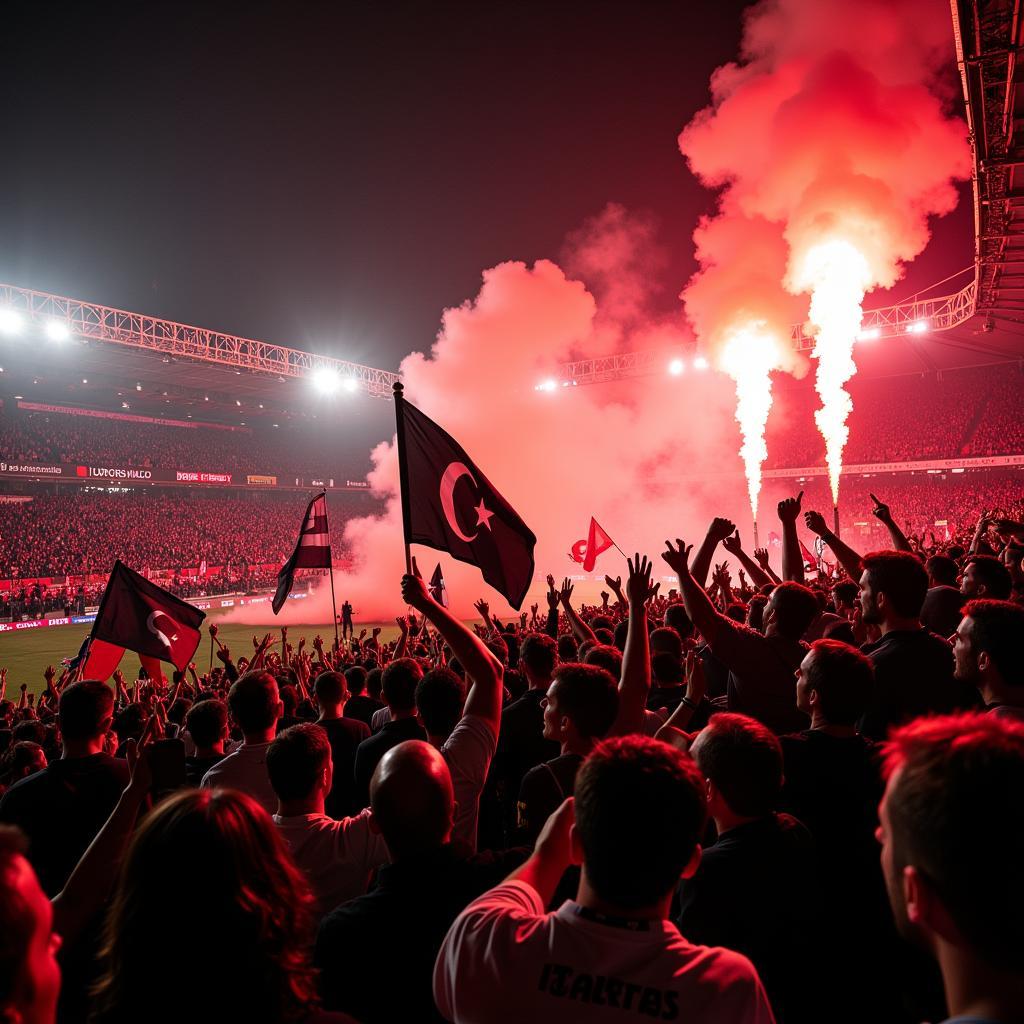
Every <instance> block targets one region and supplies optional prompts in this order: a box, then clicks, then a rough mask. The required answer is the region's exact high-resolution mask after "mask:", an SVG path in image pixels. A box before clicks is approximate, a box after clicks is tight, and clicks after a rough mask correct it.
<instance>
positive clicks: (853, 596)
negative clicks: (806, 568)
mask: <svg viewBox="0 0 1024 1024" xmlns="http://www.w3.org/2000/svg"><path fill="white" fill-rule="evenodd" d="M859 591H860V587H858V586H857V584H856V582H855V581H853V580H840V581H839V582H838V583H837V584H836V585H835V586H834V587H833V588H832V593H833V594H834V595H835V596H836V597H838V598H839V602H840V604H853V602H854V601H856V600H857V594H858V592H859Z"/></svg>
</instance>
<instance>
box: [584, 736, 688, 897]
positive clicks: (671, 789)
mask: <svg viewBox="0 0 1024 1024" xmlns="http://www.w3.org/2000/svg"><path fill="white" fill-rule="evenodd" d="M575 797H576V799H575V814H576V830H577V833H578V834H579V838H580V843H581V845H582V847H583V862H584V864H585V865H586V871H587V880H588V881H589V883H590V884H591V885H592V886H593V887H594V891H595V892H596V893H597V894H598V895H599V896H600V897H601V898H602V899H604V900H607V901H608V902H609V903H613V904H615V905H616V906H619V907H624V908H632V907H646V906H650V905H651V904H652V903H654V902H656V901H657V900H660V899H663V898H664V897H665V896H666V895H667V894H668V893H669V892H671V891H672V889H673V887H674V886H675V885H676V883H677V882H678V881H679V878H680V875H681V874H682V873H683V869H684V868H685V867H686V865H687V864H688V863H689V861H690V858H691V857H692V856H693V851H694V849H695V848H696V846H697V844H698V843H699V842H700V837H701V834H702V833H703V831H704V824H705V822H706V820H707V803H706V801H705V798H704V780H703V779H702V778H701V775H700V772H699V771H698V770H697V766H696V765H695V764H694V763H693V760H692V759H691V758H690V757H688V756H687V755H686V754H684V753H682V752H681V751H678V750H676V749H674V748H673V747H670V746H668V744H665V743H659V742H658V741H656V740H652V739H648V738H647V737H643V736H623V737H617V738H615V739H610V740H605V741H604V742H603V743H599V744H598V745H597V747H595V748H594V750H593V752H592V753H591V754H590V756H589V757H588V758H587V759H586V760H585V761H584V762H583V765H582V766H581V767H580V770H579V774H578V775H577V776H576V793H575Z"/></svg>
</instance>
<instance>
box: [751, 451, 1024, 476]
mask: <svg viewBox="0 0 1024 1024" xmlns="http://www.w3.org/2000/svg"><path fill="white" fill-rule="evenodd" d="M1008 466H1024V455H989V456H985V457H982V458H975V459H925V460H921V461H918V462H864V463H857V464H854V465H846V466H843V476H855V475H856V474H857V473H921V472H932V473H941V472H943V471H946V472H951V471H953V470H957V469H1001V468H1003V467H1008ZM827 474H828V470H827V469H826V468H825V467H824V466H798V467H796V468H794V469H766V470H765V471H764V472H763V473H762V474H761V475H762V477H763V478H764V479H765V480H789V479H791V478H792V477H797V476H826V475H827Z"/></svg>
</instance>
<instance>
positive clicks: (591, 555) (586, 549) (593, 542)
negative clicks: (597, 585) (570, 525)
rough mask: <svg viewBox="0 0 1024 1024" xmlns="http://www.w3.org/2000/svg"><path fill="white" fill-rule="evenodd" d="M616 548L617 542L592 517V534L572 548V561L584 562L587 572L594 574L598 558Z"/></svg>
mask: <svg viewBox="0 0 1024 1024" xmlns="http://www.w3.org/2000/svg"><path fill="white" fill-rule="evenodd" d="M614 546H615V541H613V540H612V539H611V537H609V536H608V534H607V533H605V532H604V530H603V529H601V524H600V523H599V522H598V521H597V520H596V519H595V518H594V517H593V516H591V517H590V533H589V534H588V535H587V539H586V540H578V541H576V543H575V544H573V546H572V560H573V561H574V562H582V563H583V568H584V570H585V571H586V572H593V571H594V566H595V565H596V563H597V556H598V555H600V554H601V553H602V552H603V551H607V550H608V549H609V548H611V547H614Z"/></svg>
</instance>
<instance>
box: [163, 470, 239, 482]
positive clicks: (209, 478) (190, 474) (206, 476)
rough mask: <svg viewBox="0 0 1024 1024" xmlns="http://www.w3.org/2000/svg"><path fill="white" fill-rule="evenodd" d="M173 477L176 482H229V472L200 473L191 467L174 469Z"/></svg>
mask: <svg viewBox="0 0 1024 1024" xmlns="http://www.w3.org/2000/svg"><path fill="white" fill-rule="evenodd" d="M174 475H175V479H176V480H177V481H178V483H193V484H229V483H231V474H230V473H200V472H198V471H196V470H191V469H179V470H176V471H175V474H174Z"/></svg>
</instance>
